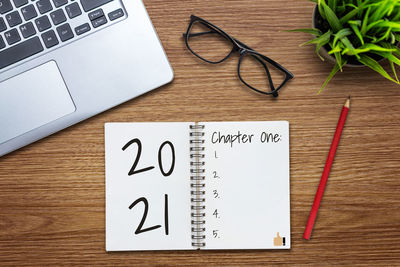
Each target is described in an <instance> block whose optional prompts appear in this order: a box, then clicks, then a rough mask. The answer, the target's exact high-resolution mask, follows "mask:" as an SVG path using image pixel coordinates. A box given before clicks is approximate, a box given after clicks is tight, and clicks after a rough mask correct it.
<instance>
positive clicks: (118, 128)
mask: <svg viewBox="0 0 400 267" xmlns="http://www.w3.org/2000/svg"><path fill="white" fill-rule="evenodd" d="M190 124H191V123H108V124H106V125H105V148H106V250H107V251H121V250H178V249H179V250H182V249H193V248H192V245H191V242H192V239H191V224H190V221H191V217H190V214H191V209H190V204H191V203H190V155H189V153H190V152H189V150H190V145H189V132H190V131H189V125H190ZM135 139H138V140H140V143H141V154H140V157H138V147H139V146H138V141H137V140H136V141H134V142H133V140H135ZM166 141H169V142H170V143H171V144H172V145H173V147H174V152H175V163H174V164H173V160H172V158H173V157H172V154H173V153H172V149H171V144H169V143H166V144H164V146H161V145H162V144H163V143H164V142H166ZM124 147H125V150H123V148H124ZM160 147H162V148H161V166H160V163H159V159H158V154H159V151H160ZM136 159H138V162H137V165H136V168H134V170H133V171H140V170H143V169H144V168H150V167H154V168H152V169H151V170H147V171H142V172H139V173H134V174H133V175H128V173H129V171H130V170H131V168H132V165H134V163H135V161H136ZM172 165H174V168H173V171H171V173H169V172H170V170H171V166H172ZM161 170H163V171H164V174H165V175H164V174H163V173H162V171H161ZM166 195H167V196H166ZM143 198H145V199H146V201H147V203H148V213H147V217H146V218H145V221H144V224H143V225H142V227H139V226H140V224H141V220H142V219H143V218H144V212H145V202H144V199H143ZM136 201H137V203H136V205H134V206H133V207H131V208H129V207H130V206H132V205H133V204H134V203H135V202H136ZM166 203H167V205H166ZM166 206H167V209H166ZM166 210H168V216H167V217H166ZM166 218H167V219H166ZM149 227H153V228H154V227H157V228H156V229H153V230H150V231H143V230H146V229H147V228H149ZM135 232H136V233H135Z"/></svg>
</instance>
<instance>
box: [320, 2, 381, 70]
mask: <svg viewBox="0 0 400 267" xmlns="http://www.w3.org/2000/svg"><path fill="white" fill-rule="evenodd" d="M319 22H321V23H323V19H322V17H321V15H320V14H319V11H318V5H316V6H315V8H314V12H313V19H312V27H313V28H316V29H321V25H319V24H320V23H319ZM326 23H327V22H326ZM328 49H329V47H328V48H327V47H325V46H323V47H321V50H320V51H319V53H320V55H321V56H322V57H323V58H324V59H326V60H327V61H328V62H330V63H332V64H336V58H335V57H334V56H332V55H330V54H329V53H328ZM372 57H373V58H374V59H375V60H377V61H378V62H381V61H382V60H383V59H384V58H382V57H377V56H376V55H375V56H372ZM344 66H345V67H357V68H361V67H365V65H364V64H361V63H360V62H358V61H357V59H356V57H349V60H348V63H347V64H346V65H344Z"/></svg>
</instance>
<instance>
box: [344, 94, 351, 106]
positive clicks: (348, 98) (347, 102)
mask: <svg viewBox="0 0 400 267" xmlns="http://www.w3.org/2000/svg"><path fill="white" fill-rule="evenodd" d="M350 99H351V96H348V97H347V99H346V103H344V106H345V107H346V108H350Z"/></svg>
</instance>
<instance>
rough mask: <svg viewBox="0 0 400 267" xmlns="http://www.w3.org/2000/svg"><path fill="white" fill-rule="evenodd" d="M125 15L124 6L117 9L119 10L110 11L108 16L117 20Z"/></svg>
mask: <svg viewBox="0 0 400 267" xmlns="http://www.w3.org/2000/svg"><path fill="white" fill-rule="evenodd" d="M123 16H124V11H123V10H122V8H120V9H117V10H115V11H113V12H111V13H108V18H109V19H110V20H111V21H113V20H116V19H118V18H120V17H123Z"/></svg>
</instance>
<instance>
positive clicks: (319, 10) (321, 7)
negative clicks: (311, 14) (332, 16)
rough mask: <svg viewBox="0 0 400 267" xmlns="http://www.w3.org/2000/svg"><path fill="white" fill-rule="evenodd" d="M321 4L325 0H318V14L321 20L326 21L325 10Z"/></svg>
mask: <svg viewBox="0 0 400 267" xmlns="http://www.w3.org/2000/svg"><path fill="white" fill-rule="evenodd" d="M322 3H324V4H325V0H318V12H319V14H320V15H321V17H322V18H323V19H326V15H325V10H324V8H323V6H322Z"/></svg>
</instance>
